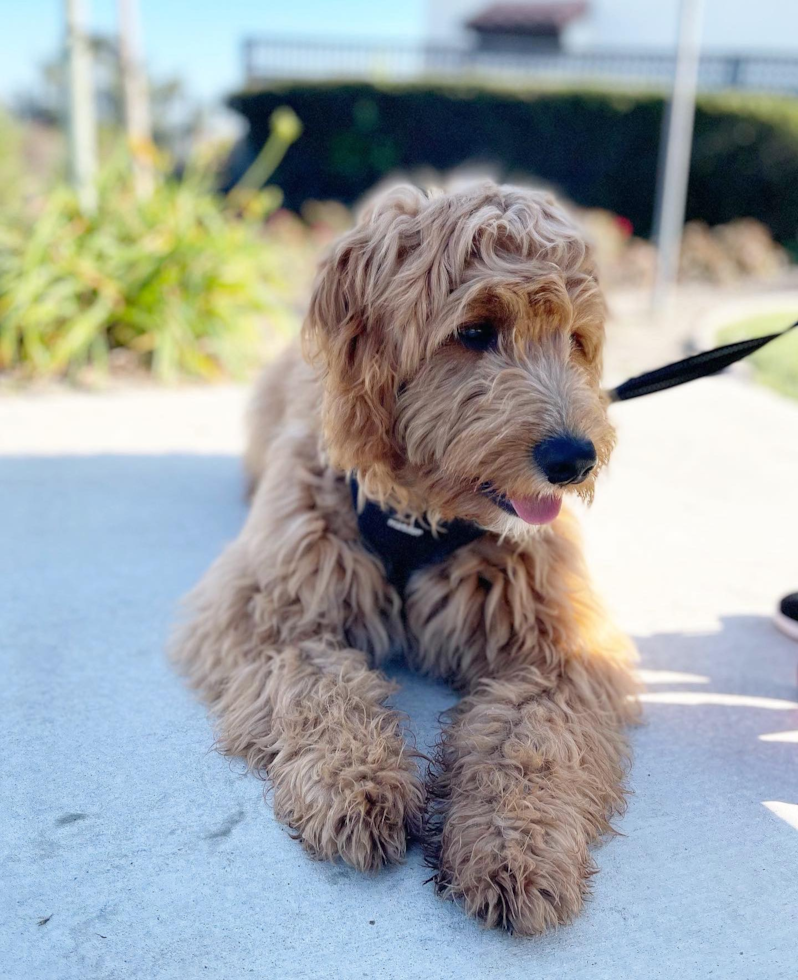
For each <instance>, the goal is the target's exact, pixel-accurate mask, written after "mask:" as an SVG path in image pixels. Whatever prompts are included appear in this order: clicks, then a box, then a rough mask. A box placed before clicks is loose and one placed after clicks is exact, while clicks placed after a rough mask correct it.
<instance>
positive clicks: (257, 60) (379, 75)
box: [244, 38, 798, 94]
mask: <svg viewBox="0 0 798 980" xmlns="http://www.w3.org/2000/svg"><path fill="white" fill-rule="evenodd" d="M674 64H675V56H674V55H673V54H670V53H662V52H647V51H623V50H617V51H590V52H587V51H586V52H545V53H544V52H541V53H539V54H538V53H529V54H518V53H509V52H508V53H500V52H493V51H480V50H479V49H476V48H474V49H470V48H461V47H455V46H449V47H446V46H441V45H418V44H413V43H409V42H394V41H387V42H358V41H352V42H350V41H311V40H299V39H291V38H249V39H247V40H246V41H245V42H244V74H245V79H246V85H247V87H248V88H256V87H258V86H259V85H268V84H269V83H271V82H277V81H328V80H360V81H383V82H409V81H414V80H420V79H422V78H439V79H447V80H452V81H456V80H484V81H489V80H500V81H501V80H507V81H525V80H540V81H551V82H574V81H577V82H587V83H608V84H612V85H629V84H634V85H637V86H641V87H650V88H662V87H665V86H669V85H670V83H671V80H672V78H673V71H674ZM698 85H699V88H700V89H702V90H703V91H721V90H724V89H738V90H746V91H760V92H779V93H784V94H796V93H798V57H795V56H788V55H756V54H705V55H704V56H703V57H702V58H701V63H700V68H699V77H698Z"/></svg>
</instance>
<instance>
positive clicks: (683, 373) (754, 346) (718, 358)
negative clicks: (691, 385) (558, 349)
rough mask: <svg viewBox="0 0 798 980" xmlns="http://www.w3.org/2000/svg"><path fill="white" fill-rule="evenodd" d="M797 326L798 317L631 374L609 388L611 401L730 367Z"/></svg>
mask: <svg viewBox="0 0 798 980" xmlns="http://www.w3.org/2000/svg"><path fill="white" fill-rule="evenodd" d="M794 327H798V320H796V321H795V323H792V324H790V326H789V327H787V328H786V329H785V330H780V331H779V332H778V333H771V334H768V335H767V336H765V337H750V338H749V339H748V340H738V341H737V342H736V343H734V344H724V345H723V346H722V347H714V348H713V349H712V350H705V351H703V352H702V353H701V354H694V355H693V356H692V357H685V358H684V360H682V361H674V362H673V364H666V365H665V366H664V367H661V368H657V369H656V370H654V371H646V373H645V374H639V375H638V376H637V377H636V378H630V379H629V380H628V381H624V383H623V384H621V385H618V387H617V388H613V389H612V391H610V392H609V397H610V401H611V402H626V401H629V399H630V398H640V397H642V396H643V395H653V394H654V392H655V391H665V389H666V388H675V387H676V386H677V385H683V384H686V383H687V382H688V381H696V380H697V379H698V378H706V377H707V376H708V375H710V374H717V372H718V371H722V370H723V369H724V368H727V367H729V365H730V364H734V363H735V362H736V361H741V360H742V359H743V358H744V357H748V355H749V354H753V353H754V352H755V351H758V350H759V349H760V348H761V347H764V346H765V344H769V343H770V342H771V340H776V339H777V338H779V337H783V336H784V335H785V334H786V333H789V332H790V330H792V329H793V328H794Z"/></svg>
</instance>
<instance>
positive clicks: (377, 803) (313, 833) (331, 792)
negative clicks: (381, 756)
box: [274, 767, 424, 871]
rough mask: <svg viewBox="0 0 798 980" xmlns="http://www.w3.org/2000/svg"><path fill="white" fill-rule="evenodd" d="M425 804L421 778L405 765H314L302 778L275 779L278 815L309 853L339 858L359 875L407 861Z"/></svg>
mask: <svg viewBox="0 0 798 980" xmlns="http://www.w3.org/2000/svg"><path fill="white" fill-rule="evenodd" d="M295 775H296V774H295ZM423 802H424V801H423V789H422V786H421V784H420V782H419V780H418V779H417V777H416V776H415V774H414V773H413V772H412V771H410V770H408V769H407V768H404V767H401V768H395V769H388V770H383V771H375V770H373V769H361V770H350V771H337V772H336V771H330V770H329V769H327V771H325V770H324V767H322V769H321V771H316V772H314V771H313V768H312V767H311V768H309V769H308V770H306V771H305V772H304V773H303V774H302V776H301V778H300V779H293V780H290V781H285V780H283V779H280V778H277V779H275V795H274V807H275V813H276V814H277V816H278V818H279V819H280V820H282V821H283V822H285V823H287V824H288V826H289V827H291V829H292V830H293V831H294V833H295V835H296V837H297V838H298V840H300V841H301V843H302V846H303V847H304V848H305V850H306V851H307V852H308V853H309V854H310V855H311V856H312V857H314V858H318V859H320V860H327V861H334V860H335V859H336V858H341V859H342V860H343V861H345V862H346V863H347V864H350V865H351V866H352V867H353V868H357V870H359V871H374V870H376V869H378V868H379V867H381V866H382V865H383V864H393V863H396V862H398V861H401V860H402V859H403V858H404V855H405V851H406V849H407V835H408V833H409V832H410V833H413V832H417V830H418V825H419V821H420V816H421V812H422V809H423Z"/></svg>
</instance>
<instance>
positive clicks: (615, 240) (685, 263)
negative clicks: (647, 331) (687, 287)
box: [578, 208, 789, 288]
mask: <svg viewBox="0 0 798 980" xmlns="http://www.w3.org/2000/svg"><path fill="white" fill-rule="evenodd" d="M578 217H579V220H580V222H581V224H582V225H583V226H584V227H585V229H586V230H587V233H588V237H589V239H590V241H591V242H592V244H593V249H594V253H595V256H596V260H597V262H598V265H599V270H600V273H601V278H602V282H603V283H604V284H605V285H606V286H609V287H634V288H649V287H651V286H652V285H653V282H654V275H655V271H656V262H657V250H656V248H655V246H654V245H653V244H652V243H651V242H648V241H645V240H643V239H642V238H637V237H636V236H634V235H632V234H631V230H630V227H629V223H628V221H626V219H624V218H619V217H618V215H615V214H611V213H610V212H608V211H603V210H600V209H595V208H591V209H589V210H586V211H580V212H579V213H578ZM788 265H789V256H788V254H787V252H786V251H785V250H784V249H783V248H782V247H781V246H780V245H778V244H776V242H774V241H773V237H772V236H771V234H770V232H769V231H768V229H767V228H766V227H765V226H764V225H763V224H761V222H759V221H755V220H754V219H753V218H740V219H738V220H736V221H730V222H729V223H728V224H725V225H716V226H715V227H714V228H710V227H709V226H708V225H707V224H705V223H704V222H703V221H690V222H688V224H687V225H686V226H685V229H684V235H683V236H682V248H681V256H680V261H679V279H680V281H681V282H701V283H710V284H713V285H728V284H730V283H735V282H739V281H740V280H743V279H755V280H759V281H767V280H771V279H775V278H777V277H778V276H779V275H780V274H781V273H783V272H784V270H785V269H786V268H787V266H788Z"/></svg>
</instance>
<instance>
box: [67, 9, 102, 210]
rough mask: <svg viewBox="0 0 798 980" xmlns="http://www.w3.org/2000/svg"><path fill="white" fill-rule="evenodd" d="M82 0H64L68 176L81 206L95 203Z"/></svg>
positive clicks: (90, 93) (90, 91)
mask: <svg viewBox="0 0 798 980" xmlns="http://www.w3.org/2000/svg"><path fill="white" fill-rule="evenodd" d="M85 20H86V6H85V4H84V2H83V0H66V57H67V65H68V69H69V71H68V78H69V85H68V94H69V178H70V180H71V182H72V186H73V187H74V188H75V190H76V192H77V195H78V201H79V202H80V207H81V210H82V211H84V213H87V214H90V213H91V212H93V211H94V210H95V209H96V207H97V185H96V177H97V118H96V113H95V107H94V80H93V78H92V52H91V45H90V42H89V36H88V34H87V33H86V26H85Z"/></svg>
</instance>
